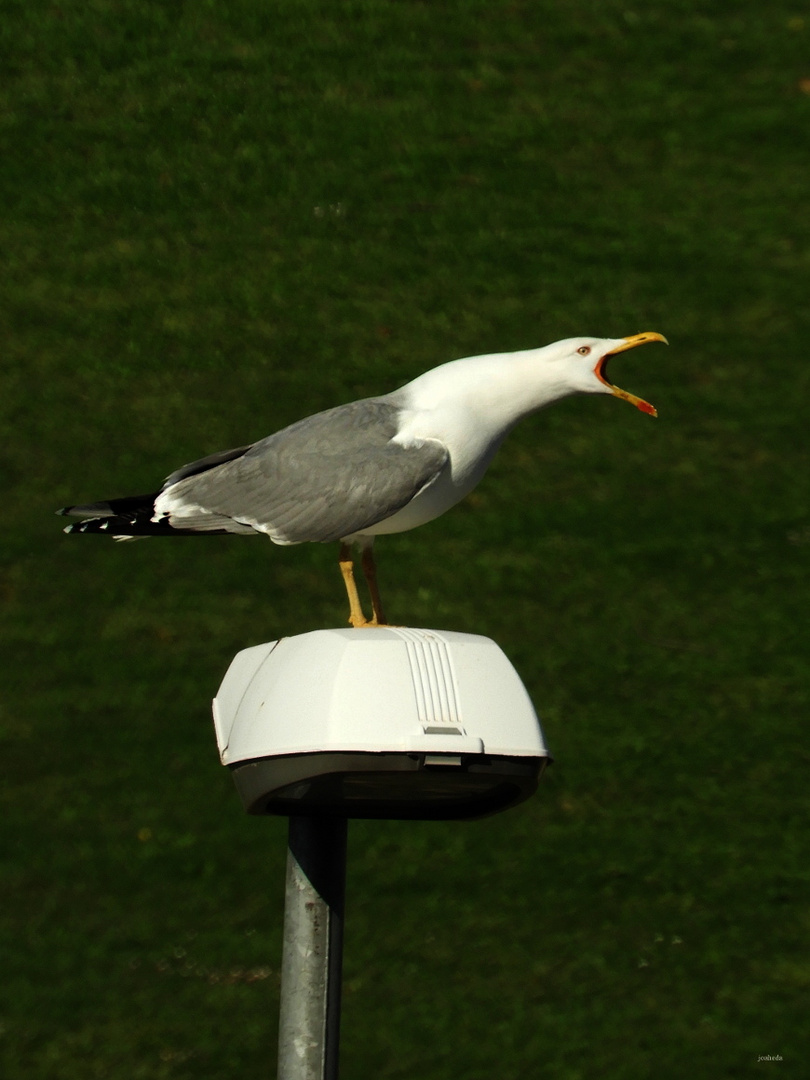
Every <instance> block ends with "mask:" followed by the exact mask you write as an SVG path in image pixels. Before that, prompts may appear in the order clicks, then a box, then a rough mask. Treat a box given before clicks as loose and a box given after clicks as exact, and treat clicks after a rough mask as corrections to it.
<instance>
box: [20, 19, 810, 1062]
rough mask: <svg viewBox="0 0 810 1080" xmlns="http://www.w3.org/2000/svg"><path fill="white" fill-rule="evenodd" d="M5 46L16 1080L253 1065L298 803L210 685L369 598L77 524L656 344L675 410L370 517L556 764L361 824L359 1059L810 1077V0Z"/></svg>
mask: <svg viewBox="0 0 810 1080" xmlns="http://www.w3.org/2000/svg"><path fill="white" fill-rule="evenodd" d="M0 50H1V55H0V207H1V208H2V212H1V215H0V216H1V223H0V251H2V296H3V300H2V305H0V320H2V324H1V327H0V330H1V332H2V348H1V359H0V387H1V388H2V393H1V394H0V483H1V484H2V488H3V494H2V507H3V526H2V537H1V538H0V543H2V563H1V564H0V603H2V672H3V680H2V684H1V685H0V704H1V705H2V712H1V713H0V735H1V736H2V775H3V787H2V800H3V804H2V852H1V854H2V863H0V873H1V875H2V876H1V877H0V882H1V883H2V896H0V932H1V933H2V942H3V944H2V967H3V970H2V978H0V1071H1V1072H2V1075H3V1076H4V1077H5V1078H7V1080H46V1078H47V1080H73V1078H77V1080H78V1078H81V1080H86V1078H92V1080H95V1078H102V1077H104V1078H115V1080H119V1078H120V1080H134V1078H138V1077H144V1078H149V1080H163V1078H186V1077H201V1078H206V1080H220V1078H221V1080H226V1078H232V1077H235V1076H242V1075H251V1076H272V1075H274V1069H275V1064H274V1056H275V1049H274V1032H275V1025H276V1012H277V1006H278V968H279V959H280V944H281V933H280V920H281V914H282V891H283V863H284V855H285V843H286V836H285V822H283V821H281V820H261V819H252V818H248V817H247V816H245V815H244V814H243V813H242V811H241V808H240V806H239V804H238V800H237V797H236V794H235V792H234V790H233V787H232V782H231V779H230V777H229V775H228V773H227V771H226V770H224V769H223V768H222V767H221V766H220V765H219V762H218V759H217V755H216V748H215V743H214V737H213V732H212V727H211V722H210V718H209V700H210V698H211V697H212V695H213V693H214V692H215V690H216V688H217V686H218V684H219V680H220V678H221V676H222V674H223V673H224V671H225V668H226V667H227V665H228V663H229V661H230V658H231V656H232V655H233V654H234V653H235V652H236V651H237V650H238V649H240V648H243V647H246V646H248V645H251V644H255V643H257V642H260V641H266V640H272V639H273V638H276V637H278V636H280V635H286V634H294V633H301V632H304V631H307V630H310V629H313V628H316V627H320V626H328V625H342V624H343V621H344V619H345V614H346V612H345V602H344V597H343V594H342V587H341V585H340V581H339V577H338V573H337V569H336V567H335V565H334V564H335V554H336V553H335V551H334V549H333V546H328V547H323V548H321V547H319V546H315V545H312V546H305V547H300V548H293V549H286V550H281V549H275V548H271V546H270V545H269V544H267V543H265V542H263V541H262V540H260V539H255V540H242V539H238V538H210V539H208V540H188V541H183V540H178V541H174V542H169V541H165V542H158V541H153V542H150V543H146V544H132V545H114V544H109V543H105V542H103V541H102V540H97V539H94V538H86V539H84V538H80V537H70V538H69V537H65V536H63V535H62V533H61V532H60V525H61V524H62V523H60V522H59V520H58V519H56V518H53V517H52V516H51V512H52V510H53V509H55V508H56V507H58V506H60V505H62V504H64V503H66V502H76V501H87V500H91V499H95V498H105V497H110V496H114V495H122V494H131V493H136V492H139V491H146V490H151V489H152V487H153V486H154V485H155V483H156V482H157V481H159V480H160V479H161V478H162V477H163V476H164V475H166V473H168V472H169V471H170V470H171V469H173V468H175V467H176V466H178V465H179V464H181V463H183V462H185V461H188V460H192V459H194V458H195V457H198V456H201V455H203V454H205V453H208V452H211V451H214V450H217V449H222V448H224V447H228V446H232V445H239V444H242V443H244V442H247V441H249V440H252V439H254V438H259V437H261V436H264V435H266V434H268V433H269V432H271V431H273V430H275V429H277V428H279V427H281V426H282V425H284V424H285V423H288V422H291V421H293V420H295V419H298V418H299V417H301V416H302V415H306V414H307V413H309V412H313V411H315V410H317V409H320V408H325V407H328V406H331V405H333V404H337V403H338V402H341V401H345V400H350V399H352V398H354V397H357V396H362V395H365V394H371V393H380V392H385V391H387V390H390V389H393V388H395V387H396V386H398V385H401V384H402V383H403V382H405V381H407V380H408V379H410V378H412V377H413V376H415V375H417V374H418V373H420V372H421V371H423V370H425V369H426V368H429V367H432V366H434V365H436V364H438V363H441V362H443V361H445V360H448V359H452V358H454V357H456V356H464V355H470V354H474V353H482V352H489V351H502V350H509V349H517V348H527V347H532V346H535V345H541V344H545V343H546V342H549V341H553V340H555V339H557V338H561V337H565V336H569V335H572V334H581V333H586V334H597V335H606V336H621V335H624V334H630V333H635V332H638V331H641V330H658V331H660V332H662V333H664V334H666V335H667V336H668V338H669V339H670V341H671V343H672V344H671V347H670V349H669V350H665V349H663V348H662V347H659V346H656V347H654V348H653V347H650V348H644V349H639V350H636V351H634V352H632V353H629V354H627V355H626V356H624V357H622V358H621V359H620V360H619V361H617V362H616V364H615V366H614V368H613V369H612V374H613V377H614V378H615V379H616V381H617V382H618V383H619V384H620V385H622V386H624V387H626V388H627V389H629V390H632V391H634V392H636V393H638V394H641V395H642V396H644V397H646V398H648V399H649V400H651V401H652V402H654V403H655V404H656V405H657V406H658V408H659V411H660V419H659V420H657V421H654V420H651V419H649V418H647V417H645V416H643V415H642V414H640V413H638V412H635V411H633V410H631V409H629V408H627V407H626V406H624V405H622V404H621V403H619V402H617V401H611V400H608V399H606V398H598V397H594V398H577V399H571V400H569V401H566V402H565V403H563V404H561V405H559V406H557V407H556V408H554V409H552V410H550V411H548V412H546V413H542V414H540V415H539V416H538V417H535V418H533V419H532V420H530V421H528V422H526V423H524V424H523V425H522V426H521V427H520V428H519V429H518V430H517V431H516V432H515V433H514V434H513V436H512V437H511V438H510V439H509V441H508V442H507V444H506V445H505V446H504V448H503V449H502V451H501V453H500V455H499V457H498V458H497V460H496V462H495V463H494V465H493V467H492V469H491V471H490V474H489V475H488V476H487V478H486V479H485V481H484V482H483V483H482V485H481V486H480V488H479V489H478V490H477V491H476V493H475V494H474V495H473V496H472V497H471V498H470V499H469V500H468V501H467V502H466V503H465V504H464V505H462V506H460V507H459V508H457V509H456V510H454V511H453V513H451V514H449V515H447V516H445V517H444V518H442V519H441V520H440V521H437V522H435V523H433V524H432V525H429V526H427V527H426V528H424V529H422V530H420V531H418V532H416V533H410V534H405V535H402V536H398V537H391V538H385V539H384V540H383V542H382V543H381V544H380V545H379V562H380V573H381V578H382V585H383V588H384V595H385V597H386V600H387V604H388V607H389V610H390V612H391V614H392V617H393V618H394V619H395V620H397V621H400V622H403V623H408V624H410V625H414V626H435V627H444V628H449V629H458V630H464V631H471V632H478V633H484V634H488V635H490V636H492V637H493V638H495V639H496V640H497V641H498V642H499V643H500V644H501V645H502V647H503V648H504V649H505V651H506V652H507V654H508V655H509V656H510V658H511V659H512V660H513V662H514V663H515V665H516V666H517V668H518V670H519V672H520V673H521V675H522V677H523V679H524V681H525V682H526V684H527V686H528V688H529V690H530V692H531V694H532V696H533V699H534V701H535V703H536V705H537V707H538V709H539V711H540V713H541V715H542V718H543V722H544V727H545V731H546V735H547V738H548V740H549V743H550V745H551V748H552V750H553V751H554V753H555V756H556V763H555V764H554V766H553V768H552V769H551V770H550V772H549V773H548V775H547V778H546V779H545V780H544V781H543V784H542V786H541V789H540V791H539V793H538V795H537V796H536V797H535V798H534V799H533V800H531V801H530V802H529V803H527V804H525V805H523V806H521V807H520V808H518V809H516V810H513V811H511V812H509V813H507V814H503V815H501V816H499V817H496V818H492V819H488V820H485V821H482V822H475V823H464V824H460V823H459V824H433V823H416V824H413V823H411V824H404V823H393V822H391V823H389V822H357V823H354V824H352V826H351V828H350V864H349V884H348V923H347V932H346V958H345V960H346V963H345V967H346V970H345V996H344V1022H343V1051H342V1067H343V1076H345V1077H346V1078H347V1080H364V1078H369V1077H375V1078H376V1077H380V1078H392V1080H394V1078H420V1080H448V1078H452V1080H459V1078H464V1080H489V1078H492V1077H497V1078H499V1080H525V1078H534V1077H538V1078H540V1077H542V1078H549V1080H586V1078H587V1080H590V1078H592V1077H600V1078H601V1077H609V1078H611V1080H613V1078H617V1080H625V1078H626V1080H641V1078H645V1077H655V1078H660V1080H682V1078H683V1077H684V1076H690V1077H696V1078H698V1080H703V1078H705V1080H716V1078H721V1077H723V1078H724V1077H733V1078H745V1077H754V1076H759V1075H760V1074H768V1075H771V1076H775V1075H778V1076H779V1077H791V1078H793V1077H802V1076H807V1075H808V1072H807V1070H808V1068H809V1067H810V1066H808V1060H810V1054H809V1053H808V1051H809V1050H810V1021H808V1010H807V994H808V987H809V986H810V952H809V951H808V934H810V866H809V864H808V855H809V854H810V851H809V850H808V849H809V848H810V844H808V826H807V813H808V808H809V804H810V798H809V797H808V779H807V777H808V765H809V764H810V748H809V747H808V736H807V719H808V675H809V674H810V663H809V662H808V650H807V644H808V640H807V637H808V636H807V631H806V629H805V627H806V612H807V569H808V554H810V505H809V503H808V494H809V492H808V486H809V481H808V478H809V473H808V440H807V400H808V395H807V390H808V372H809V371H810V367H808V359H807V349H808V340H810V304H809V303H808V268H810V220H809V219H808V216H807V188H808V149H809V148H810V147H809V145H808V125H809V124H810V13H808V12H807V10H806V8H805V6H804V5H801V4H798V3H794V2H785V0H773V2H771V3H769V4H767V5H764V4H762V3H760V2H754V0H729V2H727V3H722V4H721V3H716V2H714V3H709V2H707V0H638V2H634V0H566V2H565V3H563V2H561V0H557V2H551V0H538V2H535V3H532V2H529V0H510V2H508V3H507V2H504V0H489V2H486V3H485V2H483V0H431V2H430V3H423V2H419V0H342V2H340V3H334V2H333V3H326V2H324V0H229V2H227V3H226V2H224V0H194V2H191V0H189V2H186V3H183V2H181V0H172V2H169V0H163V2H158V0H81V2H80V0H53V2H51V0H2V3H0ZM768 1054H770V1055H779V1056H780V1057H781V1061H779V1062H758V1058H759V1057H760V1055H768Z"/></svg>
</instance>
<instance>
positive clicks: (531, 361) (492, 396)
mask: <svg viewBox="0 0 810 1080" xmlns="http://www.w3.org/2000/svg"><path fill="white" fill-rule="evenodd" d="M544 352H545V350H544V349H525V350H523V351H521V352H512V353H493V354H491V355H488V356H469V357H467V358H465V359H463V360H451V361H450V363H448V364H442V365H441V367H437V368H434V369H433V370H432V371H426V372H425V374H424V375H420V376H419V377H418V378H416V379H414V380H413V382H410V383H408V384H407V385H406V386H403V387H402V389H401V390H399V391H397V395H396V396H400V395H402V399H403V401H404V403H406V407H409V408H412V409H417V410H426V411H428V412H431V411H436V412H441V413H445V411H446V409H447V408H449V409H451V410H452V411H453V412H459V413H462V412H464V413H467V414H468V415H471V416H474V417H475V419H476V421H477V423H478V424H481V425H483V426H484V427H486V429H487V431H488V433H489V435H490V437H493V436H500V438H502V437H503V436H504V435H505V434H506V433H507V432H508V431H509V429H510V428H512V427H513V426H514V425H515V424H516V423H517V421H518V420H520V419H522V418H523V417H524V416H528V415H529V414H530V413H533V412H536V411H537V410H538V409H542V408H544V407H545V406H546V405H552V404H553V403H554V402H555V401H560V400H561V399H562V398H564V397H568V396H569V395H570V394H573V393H576V388H575V387H572V386H571V384H570V380H568V379H566V372H565V370H564V369H561V368H560V367H558V366H557V365H555V364H549V363H544V362H543V360H544V357H543V356H542V354H543V353H544Z"/></svg>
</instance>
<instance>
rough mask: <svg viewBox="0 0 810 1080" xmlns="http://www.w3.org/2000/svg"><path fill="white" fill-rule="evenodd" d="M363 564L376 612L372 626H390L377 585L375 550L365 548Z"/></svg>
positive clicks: (373, 608)
mask: <svg viewBox="0 0 810 1080" xmlns="http://www.w3.org/2000/svg"><path fill="white" fill-rule="evenodd" d="M362 563H363V573H364V574H365V578H366V582H367V583H368V591H369V593H370V594H371V607H372V610H373V612H374V617H373V618H372V620H371V625H372V626H388V620H387V619H386V617H385V614H384V613H383V606H382V600H381V598H380V589H379V586H378V585H377V565H376V563H375V562H374V549H373V548H371V547H367V548H363V558H362Z"/></svg>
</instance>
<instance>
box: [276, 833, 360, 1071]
mask: <svg viewBox="0 0 810 1080" xmlns="http://www.w3.org/2000/svg"><path fill="white" fill-rule="evenodd" d="M346 834H347V821H346V818H339V817H332V818H319V817H291V818H290V834H289V837H290V838H289V850H288V852H287V886H286V893H285V899H284V950H283V955H282V961H281V1009H280V1014H279V1032H278V1080H337V1077H338V1048H339V1043H340V990H341V973H342V966H343V909H344V895H345V889H346Z"/></svg>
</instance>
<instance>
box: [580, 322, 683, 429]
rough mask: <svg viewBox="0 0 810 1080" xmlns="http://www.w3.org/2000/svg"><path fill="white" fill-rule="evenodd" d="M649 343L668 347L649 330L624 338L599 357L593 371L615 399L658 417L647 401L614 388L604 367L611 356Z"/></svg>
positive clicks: (661, 338)
mask: <svg viewBox="0 0 810 1080" xmlns="http://www.w3.org/2000/svg"><path fill="white" fill-rule="evenodd" d="M649 341H661V342H663V343H664V345H669V342H668V341H667V339H666V338H665V337H664V335H663V334H656V333H654V332H653V331H651V330H650V331H648V332H647V333H645V334H633V335H632V336H631V337H626V338H624V340H623V341H622V344H621V345H618V346H617V347H616V348H615V349H613V350H612V352H609V353H605V355H604V356H602V357H600V358H599V361H598V362H597V365H596V367H595V368H594V369H593V371H594V375H596V377H597V379H600V380H601V381H602V382H603V383H604V384H605V386H609V387H610V391H611V393H612V394H614V395H615V396H616V397H618V398H621V399H622V400H623V401H629V402H630V404H631V405H635V407H636V408H637V409H641V411H642V412H645V413H649V415H650V416H658V410H657V409H656V408H655V406H654V405H650V403H649V402H648V401H644V400H643V399H642V398H640V397H636V395H635V394H628V393H627V391H626V390H621V389H619V387H618V386H614V385H613V383H612V382H609V381H608V378H607V374H606V371H605V367H606V365H607V362H608V360H609V359H610V358H611V356H615V355H616V353H620V352H626V351H627V350H628V349H635V347H636V346H637V345H646V344H647V342H649Z"/></svg>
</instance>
